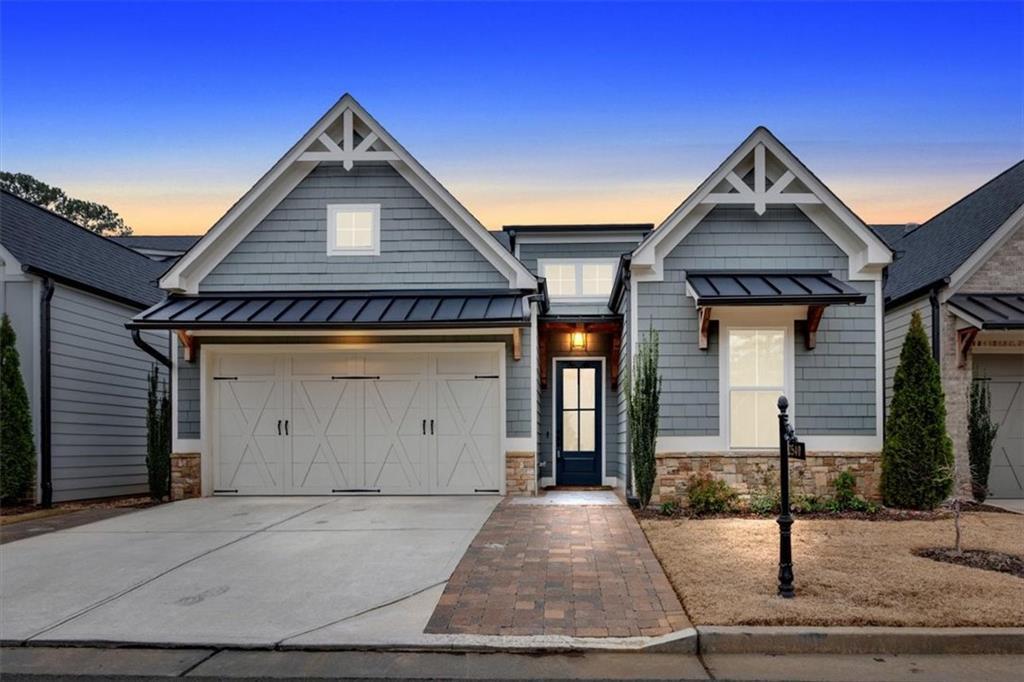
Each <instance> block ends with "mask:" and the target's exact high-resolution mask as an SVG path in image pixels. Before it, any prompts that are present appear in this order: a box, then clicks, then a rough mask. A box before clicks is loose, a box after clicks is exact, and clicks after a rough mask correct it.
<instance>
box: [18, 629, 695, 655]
mask: <svg viewBox="0 0 1024 682" xmlns="http://www.w3.org/2000/svg"><path fill="white" fill-rule="evenodd" d="M0 646H4V647H37V648H46V647H67V648H97V649H197V648H201V649H215V650H218V651H222V650H235V651H395V652H399V651H400V652H430V651H434V652H445V653H455V652H475V653H499V652H505V653H523V654H530V653H537V654H554V653H572V652H591V653H631V652H648V653H676V654H695V653H697V631H696V630H695V629H694V628H686V629H684V630H677V631H676V632H671V633H669V634H667V635H660V636H658V637H569V636H564V635H534V636H501V635H423V636H421V637H420V638H417V639H413V640H410V641H405V642H400V641H391V642H387V641H379V642H373V641H363V642H348V643H344V644H331V643H326V642H324V643H316V642H313V643H304V644H287V643H271V642H265V643H260V642H250V643H240V642H142V641H113V640H101V639H31V640H28V641H12V640H0Z"/></svg>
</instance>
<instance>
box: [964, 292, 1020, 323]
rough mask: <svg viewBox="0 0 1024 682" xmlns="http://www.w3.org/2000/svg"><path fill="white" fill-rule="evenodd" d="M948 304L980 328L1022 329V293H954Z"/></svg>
mask: <svg viewBox="0 0 1024 682" xmlns="http://www.w3.org/2000/svg"><path fill="white" fill-rule="evenodd" d="M949 304H950V305H951V306H953V307H954V308H956V309H957V310H959V311H960V312H962V313H964V314H965V315H966V316H967V317H969V318H971V319H972V320H973V321H975V322H976V323H978V324H980V327H981V329H1024V293H1019V294H954V295H952V296H950V297H949Z"/></svg>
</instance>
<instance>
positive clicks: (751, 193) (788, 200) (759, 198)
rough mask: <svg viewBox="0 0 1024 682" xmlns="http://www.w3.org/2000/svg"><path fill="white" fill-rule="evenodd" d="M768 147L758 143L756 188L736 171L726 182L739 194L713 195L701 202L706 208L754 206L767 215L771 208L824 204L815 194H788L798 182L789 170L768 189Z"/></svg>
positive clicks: (715, 193)
mask: <svg viewBox="0 0 1024 682" xmlns="http://www.w3.org/2000/svg"><path fill="white" fill-rule="evenodd" d="M765 154H766V151H765V147H764V144H763V143H758V145H757V146H755V147H754V186H753V187H751V186H750V185H748V184H747V183H746V182H745V181H744V180H743V178H741V177H740V176H739V175H737V174H736V171H735V170H731V171H729V173H728V174H727V175H726V176H725V180H726V182H728V183H729V185H730V186H731V187H732V189H734V190H735V191H731V192H711V193H710V194H708V195H707V196H706V197H704V199H703V200H702V201H701V203H702V204H740V205H750V204H753V205H754V212H755V213H757V214H758V215H764V212H765V210H766V209H767V207H768V205H769V204H790V205H794V204H820V203H821V199H819V198H818V196H817V195H816V194H814V193H812V192H786V191H785V190H786V188H788V187H789V186H790V184H792V182H793V181H794V180H795V179H796V175H794V174H793V172H792V171H791V170H786V171H785V172H784V173H782V175H780V176H779V177H778V178H776V180H775V182H773V183H772V186H771V187H767V185H768V169H767V167H768V164H767V162H766V159H765Z"/></svg>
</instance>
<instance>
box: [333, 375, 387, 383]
mask: <svg viewBox="0 0 1024 682" xmlns="http://www.w3.org/2000/svg"><path fill="white" fill-rule="evenodd" d="M338 379H360V380H363V381H380V377H379V376H363V375H361V374H342V375H341V376H333V377H331V380H332V381H336V380H338Z"/></svg>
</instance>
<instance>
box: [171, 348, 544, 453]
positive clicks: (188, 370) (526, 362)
mask: <svg viewBox="0 0 1024 682" xmlns="http://www.w3.org/2000/svg"><path fill="white" fill-rule="evenodd" d="M280 340H281V339H280V337H268V338H262V339H260V338H252V337H248V338H232V337H224V338H222V339H218V342H219V343H279V342H280ZM303 341H313V342H315V341H316V339H302V338H294V339H289V342H295V343H302V342H303ZM494 341H501V342H504V343H505V344H506V364H505V419H506V427H505V428H506V435H507V436H508V437H509V438H529V437H530V427H531V419H530V410H531V409H532V407H531V401H530V353H531V352H532V349H533V346H532V342H531V340H530V330H529V328H527V329H524V330H523V353H522V358H521V359H519V360H515V359H513V358H512V342H511V340H510V339H509V338H508V337H504V336H471V337H466V336H402V337H395V336H376V337H359V342H360V343H451V344H452V347H453V348H455V344H458V343H459V342H464V343H465V342H481V343H485V342H494ZM182 353H183V351H182V349H181V347H180V346H179V348H178V398H177V399H178V438H200V437H201V427H200V415H201V412H200V405H199V356H200V354H201V353H202V347H201V346H200V347H199V348H197V353H196V358H195V361H194V362H191V363H189V362H185V360H184V357H183V354H182Z"/></svg>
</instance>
